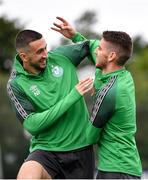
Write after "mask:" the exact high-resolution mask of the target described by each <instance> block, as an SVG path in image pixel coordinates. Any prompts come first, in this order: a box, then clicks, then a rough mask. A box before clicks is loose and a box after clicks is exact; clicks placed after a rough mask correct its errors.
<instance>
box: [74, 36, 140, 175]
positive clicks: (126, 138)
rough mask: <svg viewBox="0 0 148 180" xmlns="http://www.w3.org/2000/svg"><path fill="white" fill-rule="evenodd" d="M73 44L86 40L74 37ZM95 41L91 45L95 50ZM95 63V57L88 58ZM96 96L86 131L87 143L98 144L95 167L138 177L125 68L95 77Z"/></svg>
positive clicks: (130, 90)
mask: <svg viewBox="0 0 148 180" xmlns="http://www.w3.org/2000/svg"><path fill="white" fill-rule="evenodd" d="M72 40H73V42H79V41H83V40H86V38H85V37H83V36H82V35H81V34H79V33H77V34H76V35H75V36H74V37H73V39H72ZM98 45H99V41H98V42H97V41H91V49H92V50H93V49H95V48H96V47H97V46H98ZM92 57H93V59H94V61H95V55H92ZM94 86H95V88H96V91H97V93H96V95H95V97H94V100H95V101H94V106H93V109H92V113H91V117H90V124H91V125H90V126H88V129H87V138H88V140H89V141H90V143H98V150H97V157H98V158H97V159H98V164H97V167H98V169H99V170H102V171H107V172H121V173H127V174H130V175H135V176H141V174H142V167H141V161H140V157H139V154H138V150H137V146H136V142H135V133H136V129H137V128H136V104H135V87H134V82H133V78H132V76H131V74H130V72H128V71H127V70H126V69H125V68H122V69H120V70H117V71H114V72H111V73H108V74H102V73H101V71H100V70H99V69H98V68H97V69H96V75H95V83H94Z"/></svg>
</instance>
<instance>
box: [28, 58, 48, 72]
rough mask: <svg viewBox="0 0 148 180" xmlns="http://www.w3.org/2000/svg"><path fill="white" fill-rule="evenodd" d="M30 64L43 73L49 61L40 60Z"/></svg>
mask: <svg viewBox="0 0 148 180" xmlns="http://www.w3.org/2000/svg"><path fill="white" fill-rule="evenodd" d="M29 64H30V66H31V67H32V68H34V69H36V70H37V71H42V70H44V69H45V67H46V65H47V59H40V60H38V61H37V62H33V61H30V63H29Z"/></svg>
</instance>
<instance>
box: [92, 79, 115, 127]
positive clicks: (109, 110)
mask: <svg viewBox="0 0 148 180" xmlns="http://www.w3.org/2000/svg"><path fill="white" fill-rule="evenodd" d="M116 78H117V77H116V76H113V77H112V78H110V80H109V82H108V83H107V84H106V85H105V86H104V87H103V88H102V89H100V90H99V92H98V93H97V97H96V101H95V104H94V106H93V109H92V113H91V118H90V119H91V122H92V125H93V126H95V127H96V128H103V127H104V126H105V125H106V123H107V122H108V121H109V119H110V118H111V117H112V115H113V113H114V112H115V107H116V89H117V86H116Z"/></svg>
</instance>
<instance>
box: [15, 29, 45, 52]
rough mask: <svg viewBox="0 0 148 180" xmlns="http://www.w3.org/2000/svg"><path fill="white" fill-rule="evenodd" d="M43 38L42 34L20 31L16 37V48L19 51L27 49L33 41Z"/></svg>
mask: <svg viewBox="0 0 148 180" xmlns="http://www.w3.org/2000/svg"><path fill="white" fill-rule="evenodd" d="M41 38H42V34H40V33H38V32H36V31H33V30H23V31H20V32H19V33H18V34H17V36H16V41H15V46H16V50H17V51H18V50H19V49H20V48H26V47H27V46H28V44H29V43H30V42H32V41H36V40H38V39H41Z"/></svg>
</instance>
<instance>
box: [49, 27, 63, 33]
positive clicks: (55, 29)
mask: <svg viewBox="0 0 148 180" xmlns="http://www.w3.org/2000/svg"><path fill="white" fill-rule="evenodd" d="M51 29H52V30H54V31H57V32H60V31H61V30H60V29H57V28H54V27H51Z"/></svg>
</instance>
